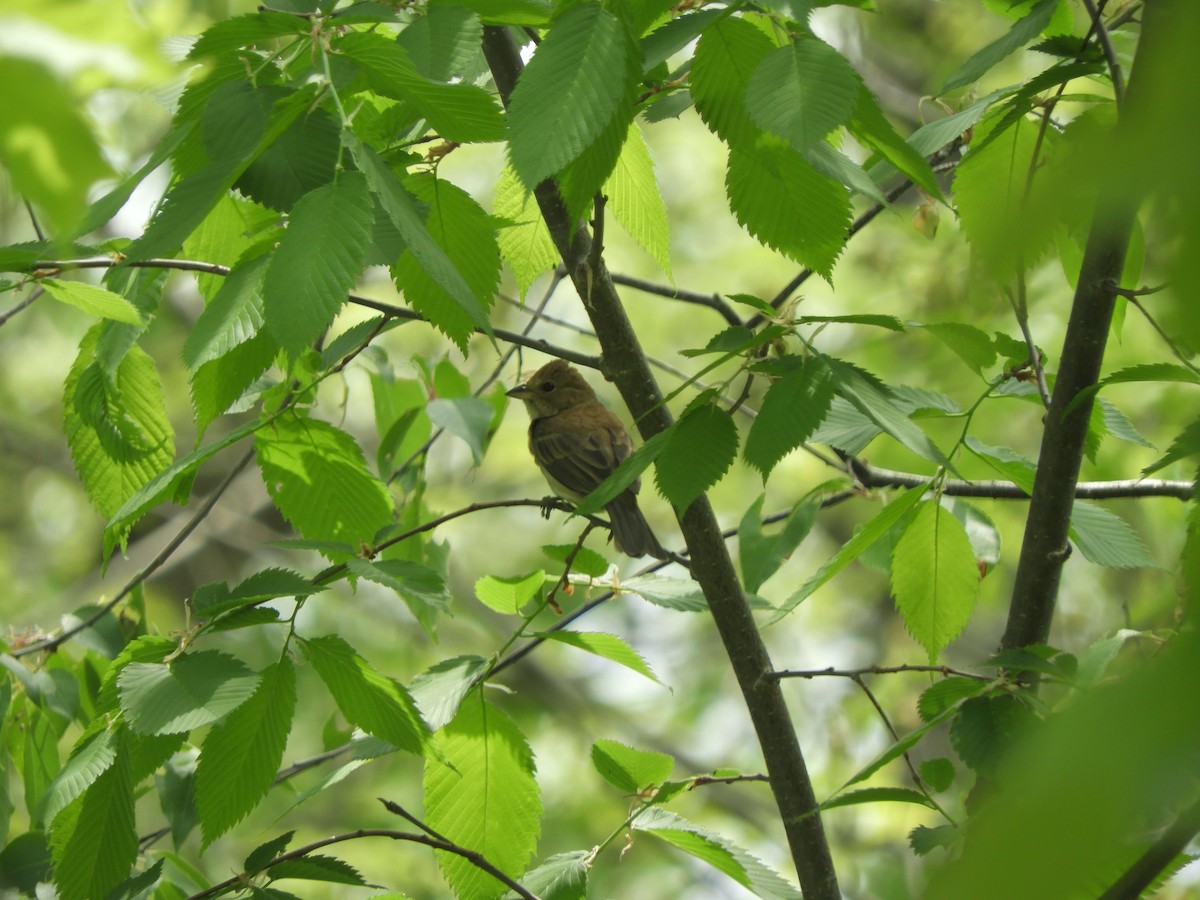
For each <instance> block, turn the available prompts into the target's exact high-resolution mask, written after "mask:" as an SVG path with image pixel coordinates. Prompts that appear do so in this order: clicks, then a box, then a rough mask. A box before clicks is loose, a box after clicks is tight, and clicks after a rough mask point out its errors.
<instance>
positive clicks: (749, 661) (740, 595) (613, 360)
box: [483, 26, 841, 900]
mask: <svg viewBox="0 0 1200 900" xmlns="http://www.w3.org/2000/svg"><path fill="white" fill-rule="evenodd" d="M483 50H484V55H485V56H486V57H487V60H488V65H489V66H490V67H491V70H492V75H493V77H494V78H495V80H496V86H497V87H498V88H499V90H500V95H501V98H502V99H503V100H504V102H505V104H506V105H507V103H508V98H509V96H510V95H511V93H512V90H513V87H514V86H515V84H516V80H517V76H518V75H519V74H520V70H521V61H520V55H519V53H518V50H517V47H516V45H515V43H514V42H513V40H512V37H511V35H510V33H509V32H508V31H507V30H506V29H503V28H498V27H495V26H488V27H487V28H485V29H484V37H483ZM535 196H536V197H537V201H538V205H539V207H540V208H541V211H542V216H543V217H544V218H545V220H546V224H547V226H548V227H549V229H550V234H551V236H552V237H553V238H554V242H555V244H556V245H557V247H558V250H559V252H560V253H561V254H562V258H563V261H564V263H565V265H566V267H567V271H568V273H569V274H570V277H571V280H572V282H573V284H574V285H575V289H576V291H577V292H578V294H579V296H580V298H582V300H583V302H584V306H585V307H586V309H587V313H588V316H589V318H590V319H591V322H592V327H593V328H594V329H595V331H596V335H597V337H598V338H599V340H600V346H601V348H602V351H603V354H602V355H603V360H604V374H605V376H606V377H607V378H608V379H609V380H611V381H612V382H613V384H615V385H616V387H617V390H619V391H620V392H621V396H622V398H623V399H624V400H625V403H626V405H627V406H628V407H629V412H630V413H631V414H632V415H633V418H634V420H635V421H636V422H637V423H638V429H639V431H640V432H641V434H642V437H643V439H646V438H649V437H652V436H653V435H655V434H658V433H659V432H661V431H663V430H664V429H666V428H668V427H670V425H671V422H672V418H671V413H670V411H669V410H668V409H667V408H666V406H665V405H663V404H662V402H661V401H662V395H661V394H660V392H659V390H658V385H657V383H656V381H655V379H654V376H653V374H652V373H651V371H650V366H649V364H648V363H647V361H646V356H645V354H644V353H643V352H642V348H641V344H640V342H639V341H638V338H637V334H636V333H635V332H634V329H633V326H632V324H631V323H630V321H629V319H628V317H627V316H626V315H625V308H624V306H623V304H622V303H621V299H620V297H619V296H618V294H617V291H616V286H615V285H614V283H613V281H612V278H611V277H610V275H609V273H608V270H607V268H605V266H604V261H603V259H602V258H596V259H593V258H592V257H593V247H592V240H591V235H590V234H589V232H588V231H587V229H586V228H585V227H584V226H583V224H582V223H572V222H571V221H570V220H569V218H568V215H567V211H566V209H565V207H564V206H563V203H562V200H561V198H560V197H559V194H558V188H557V186H556V185H555V184H554V183H553V182H552V181H547V182H544V183H543V184H541V185H539V186H538V188H537V190H536V191H535ZM679 527H680V531H681V532H682V533H683V537H684V539H685V540H686V541H687V546H688V550H689V552H690V554H691V559H692V577H694V578H695V579H696V581H697V582H698V583H699V584H700V588H701V590H702V591H703V593H704V596H705V598H706V599H707V600H708V604H709V609H710V610H711V612H712V616H713V620H714V622H715V623H716V626H717V631H718V632H719V633H720V636H721V640H722V642H723V643H724V645H725V650H726V653H727V654H728V655H729V660H730V663H731V665H732V666H733V670H734V674H735V675H736V677H737V681H738V685H739V686H740V687H741V690H742V695H743V696H744V698H745V701H746V707H747V709H748V710H749V713H750V718H751V721H752V723H753V725H754V729H755V733H756V734H757V736H758V742H759V746H760V747H761V749H762V754H763V759H764V761H765V763H766V767H767V773H768V775H769V776H770V779H771V782H770V783H771V791H772V793H773V794H774V796H775V802H776V804H777V806H778V808H779V814H780V817H781V819H782V821H783V825H784V830H785V832H786V834H787V839H788V843H789V846H790V848H791V852H792V859H793V861H794V863H795V865H796V871H797V874H798V875H799V878H800V886H801V889H802V890H803V892H804V896H805V898H806V900H835V898H838V897H840V896H841V894H840V891H839V889H838V883H837V873H836V871H835V870H834V867H833V859H832V856H831V855H830V852H829V843H828V841H827V840H826V837H825V830H824V827H823V825H822V823H821V818H820V816H819V815H818V813H817V800H816V795H815V793H814V791H813V786H812V781H811V779H810V778H809V775H808V769H807V767H806V766H805V763H804V756H803V754H802V753H801V751H800V744H799V741H798V739H797V737H796V730H795V728H794V726H793V725H792V720H791V715H790V714H789V713H788V709H787V705H786V704H785V702H784V698H783V693H782V691H781V689H780V684H779V680H778V679H775V678H771V677H770V675H771V672H772V671H773V666H772V664H771V659H770V656H769V655H768V654H767V649H766V646H765V645H764V644H763V641H762V638H761V636H760V635H759V631H758V625H757V623H756V622H755V621H754V617H753V615H752V614H751V612H750V607H749V606H748V605H747V603H746V598H745V594H744V592H743V591H742V586H741V583H740V582H739V581H738V578H737V573H736V571H735V569H734V566H733V561H732V560H731V559H730V556H729V550H728V548H727V547H726V545H725V541H724V540H723V538H722V537H721V528H720V526H719V525H718V523H717V519H716V516H715V515H714V513H713V510H712V507H711V506H710V505H709V502H708V498H707V497H704V496H701V497H700V498H699V499H697V500H696V501H695V502H694V503H692V505H691V506H690V507H688V509H687V511H686V512H685V513H683V514H682V515H680V516H679Z"/></svg>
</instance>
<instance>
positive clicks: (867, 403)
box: [824, 357, 953, 470]
mask: <svg viewBox="0 0 1200 900" xmlns="http://www.w3.org/2000/svg"><path fill="white" fill-rule="evenodd" d="M824 360H825V364H826V365H828V366H829V368H830V369H831V370H832V372H833V389H834V391H835V392H836V393H837V394H838V396H840V397H842V398H843V399H845V400H847V401H849V402H850V403H851V404H852V405H853V406H854V407H855V408H856V409H857V410H858V411H859V412H861V413H862V414H863V415H864V416H866V417H867V418H868V419H870V420H871V421H872V422H874V423H875V424H876V425H878V426H879V427H880V428H881V429H882V430H883V431H884V432H886V433H887V434H889V435H891V436H892V437H894V438H895V439H896V440H897V441H899V442H900V443H901V444H903V445H904V446H905V447H907V448H908V449H909V450H911V451H912V452H913V453H916V454H917V455H918V456H920V457H922V458H923V459H926V460H929V461H930V462H932V463H934V464H936V465H939V466H947V467H949V468H951V469H952V470H953V466H951V465H950V462H949V460H947V459H946V457H945V456H944V455H943V453H942V451H941V450H939V449H938V447H937V446H936V445H935V444H934V443H933V441H931V440H930V439H929V436H928V435H926V434H925V432H924V431H922V430H921V429H920V428H919V427H918V426H917V425H915V424H914V423H913V421H912V420H911V419H910V418H908V416H906V415H905V414H904V413H902V412H900V411H899V410H898V409H897V408H896V401H895V398H894V397H893V396H891V395H890V392H889V391H888V389H887V388H886V387H885V386H884V385H883V384H882V382H880V381H878V380H877V379H875V378H874V376H871V375H869V374H867V373H866V372H864V371H862V370H861V369H859V368H857V367H855V366H853V365H851V364H850V363H847V362H844V361H842V360H840V359H833V358H832V357H824Z"/></svg>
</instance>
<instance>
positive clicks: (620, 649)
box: [538, 631, 662, 684]
mask: <svg viewBox="0 0 1200 900" xmlns="http://www.w3.org/2000/svg"><path fill="white" fill-rule="evenodd" d="M538 637H541V638H545V639H546V640H549V641H557V642H558V643H560V644H568V645H570V646H572V647H578V648H579V649H580V650H586V651H587V652H588V653H592V654H595V655H596V656H600V657H603V658H604V659H607V660H611V661H612V662H615V663H617V664H619V665H622V666H624V667H625V668H627V669H632V670H633V671H634V672H637V673H638V674H639V675H644V676H645V677H646V678H649V679H650V680H651V681H654V682H657V683H658V684H662V682H661V681H659V678H658V676H657V675H655V674H654V670H653V669H651V668H650V665H649V663H647V662H646V660H645V659H644V658H643V657H642V655H641V654H640V653H638V652H637V651H636V650H634V649H633V648H632V647H631V646H629V644H628V643H626V642H625V641H624V640H623V639H621V638H619V637H617V636H616V635H615V634H603V633H600V632H594V631H542V632H538Z"/></svg>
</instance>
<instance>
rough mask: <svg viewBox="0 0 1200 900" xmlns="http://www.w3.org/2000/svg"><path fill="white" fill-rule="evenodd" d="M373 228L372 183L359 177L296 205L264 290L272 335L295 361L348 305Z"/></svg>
mask: <svg viewBox="0 0 1200 900" xmlns="http://www.w3.org/2000/svg"><path fill="white" fill-rule="evenodd" d="M373 222H374V213H373V211H372V208H371V203H370V196H369V194H368V192H367V180H366V179H365V178H364V177H363V176H362V175H360V174H359V173H357V172H347V173H343V175H342V176H341V177H340V178H338V180H337V181H334V182H332V183H330V184H327V185H324V186H323V187H319V188H317V189H316V190H314V191H310V192H309V193H308V194H305V195H304V197H302V198H301V199H300V200H299V202H297V203H296V207H295V209H293V210H292V214H291V216H290V219H289V222H288V227H287V228H286V229H285V230H284V232H283V236H282V237H281V238H280V240H279V247H278V248H277V249H276V251H275V253H274V254H272V256H271V261H270V264H269V265H268V267H267V270H266V274H265V276H264V277H263V284H262V292H263V316H264V318H265V320H266V328H267V331H268V333H270V335H271V336H272V337H273V338H275V340H276V341H278V342H279V345H280V346H281V347H283V349H284V350H286V351H287V352H288V354H289V355H291V356H292V357H297V356H299V355H300V354H301V353H302V352H304V351H305V350H306V349H308V347H310V346H311V345H312V343H313V341H315V340H316V339H317V338H318V337H319V336H320V335H321V334H322V333H323V332H324V331H325V329H326V328H328V327H329V325H330V323H331V322H333V317H334V315H336V314H337V311H338V310H339V309H341V307H342V304H343V303H345V302H346V294H347V292H348V291H349V290H350V288H352V287H353V286H354V282H355V281H357V280H358V276H359V275H360V274H361V272H362V267H363V259H364V257H365V256H366V247H367V242H368V241H369V240H370V235H371V226H372V223H373Z"/></svg>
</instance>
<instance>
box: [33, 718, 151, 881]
mask: <svg viewBox="0 0 1200 900" xmlns="http://www.w3.org/2000/svg"><path fill="white" fill-rule="evenodd" d="M115 749H116V755H115V758H114V760H113V762H112V764H111V765H109V766H108V767H107V768H106V769H105V771H104V772H103V773H102V774H101V775H100V776H99V777H97V778H96V780H95V781H94V782H92V784H91V786H90V787H89V788H88V789H87V791H86V792H85V793H84V795H83V798H82V800H81V801H80V806H79V812H78V816H77V818H76V820H75V823H74V827H73V828H72V829H71V834H70V837H69V838H68V839H67V843H66V846H65V847H63V848H62V852H61V855H57V854H56V855H57V856H58V858H57V865H56V866H55V868H54V879H55V882H56V883H57V885H58V890H59V896H60V897H62V898H63V900H92V898H95V897H103V896H104V895H105V894H107V893H108V891H109V890H110V889H111V888H113V887H115V886H116V885H117V884H119V883H120V882H121V881H122V880H124V879H125V878H126V876H128V875H129V870H130V868H131V867H132V866H133V863H134V860H135V859H136V858H137V846H138V838H137V832H136V831H135V830H134V813H133V788H134V783H133V777H132V773H131V770H130V761H129V751H128V748H127V746H126V745H125V739H124V736H123V735H119V736H118V741H117V746H116V748H115Z"/></svg>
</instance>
